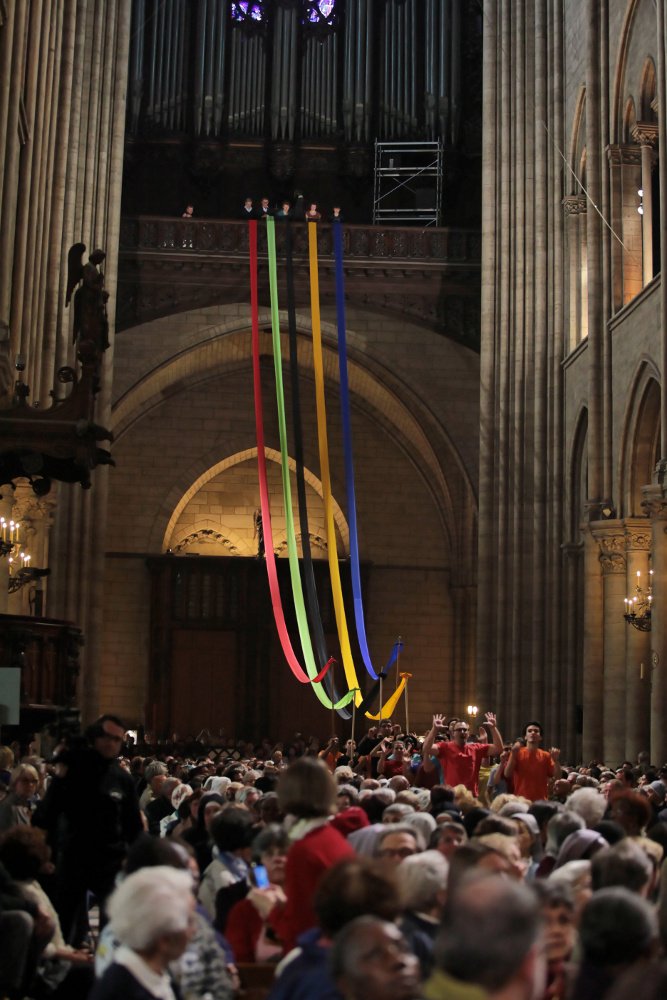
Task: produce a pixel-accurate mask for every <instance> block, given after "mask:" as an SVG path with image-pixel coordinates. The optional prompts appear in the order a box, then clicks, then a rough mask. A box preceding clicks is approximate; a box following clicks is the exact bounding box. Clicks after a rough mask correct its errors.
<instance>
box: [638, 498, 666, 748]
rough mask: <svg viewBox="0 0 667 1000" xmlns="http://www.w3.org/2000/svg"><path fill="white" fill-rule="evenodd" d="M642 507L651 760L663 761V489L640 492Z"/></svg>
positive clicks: (664, 642) (664, 592)
mask: <svg viewBox="0 0 667 1000" xmlns="http://www.w3.org/2000/svg"><path fill="white" fill-rule="evenodd" d="M642 493H643V495H644V499H643V500H642V507H643V508H644V510H645V511H646V512H647V513H648V514H649V515H650V517H651V543H652V544H651V554H652V566H653V612H652V615H651V633H650V635H651V760H653V761H655V762H656V763H658V764H662V763H664V761H665V760H667V726H666V725H665V705H666V704H667V603H666V595H667V488H666V487H665V486H664V485H662V484H660V483H656V484H653V485H651V486H645V487H644V488H643V490H642Z"/></svg>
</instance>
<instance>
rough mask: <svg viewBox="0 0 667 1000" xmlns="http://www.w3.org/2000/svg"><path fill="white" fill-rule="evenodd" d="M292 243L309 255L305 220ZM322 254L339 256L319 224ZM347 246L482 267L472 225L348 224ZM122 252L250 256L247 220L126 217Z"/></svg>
mask: <svg viewBox="0 0 667 1000" xmlns="http://www.w3.org/2000/svg"><path fill="white" fill-rule="evenodd" d="M285 229H286V226H285V223H284V222H281V220H280V219H276V245H277V248H278V251H279V252H280V251H281V250H282V249H283V247H284V242H285ZM291 229H292V245H293V252H294V254H295V256H306V255H307V253H308V233H307V226H306V224H305V223H304V222H292V223H291ZM258 243H259V252H260V254H266V232H265V227H264V225H263V224H261V223H260V225H259V239H258ZM317 245H318V253H319V254H320V255H322V256H324V257H327V256H332V255H333V226H331V225H328V224H326V223H318V226H317ZM343 250H344V254H345V258H346V259H347V260H354V261H355V262H361V261H369V260H376V261H377V260H394V261H399V260H400V261H402V262H415V263H418V264H419V265H420V266H421V267H424V266H425V265H429V264H438V265H443V264H449V265H456V264H459V265H468V266H471V265H472V266H473V267H475V266H476V267H479V263H480V255H481V237H480V233H479V232H478V231H476V230H472V229H435V228H426V229H418V228H415V227H414V226H410V227H407V226H406V227H394V226H356V225H354V226H353V225H350V226H348V225H346V224H345V225H343ZM120 251H121V253H133V252H134V253H136V252H138V251H146V252H151V251H153V252H154V251H165V252H168V253H173V254H179V255H181V254H204V255H207V254H210V255H215V256H216V257H219V256H221V255H222V256H227V255H229V256H231V257H238V256H246V255H247V254H248V225H247V223H246V222H244V221H242V220H239V221H230V220H219V219H171V218H163V217H160V216H152V215H142V216H137V217H134V218H129V217H126V218H123V220H122V222H121V231H120Z"/></svg>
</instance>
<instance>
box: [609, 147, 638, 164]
mask: <svg viewBox="0 0 667 1000" xmlns="http://www.w3.org/2000/svg"><path fill="white" fill-rule="evenodd" d="M607 159H608V160H609V162H610V163H611V165H612V166H613V167H620V166H640V165H641V162H642V153H641V149H638V148H637V147H636V146H626V145H623V144H621V143H615V144H613V145H609V146H607Z"/></svg>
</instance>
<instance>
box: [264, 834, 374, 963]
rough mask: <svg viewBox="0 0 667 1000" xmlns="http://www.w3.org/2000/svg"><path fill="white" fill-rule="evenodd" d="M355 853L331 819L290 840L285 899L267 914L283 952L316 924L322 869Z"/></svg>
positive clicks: (323, 870)
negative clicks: (301, 836) (316, 901)
mask: <svg viewBox="0 0 667 1000" xmlns="http://www.w3.org/2000/svg"><path fill="white" fill-rule="evenodd" d="M354 853H355V852H354V848H353V847H351V846H350V844H348V842H347V840H346V839H345V837H343V835H342V834H340V833H339V832H338V830H336V829H335V828H334V827H333V826H331V824H330V823H325V824H324V826H319V827H317V828H316V829H315V830H311V831H310V833H307V834H306V836H305V837H303V838H302V839H301V840H297V841H295V843H294V844H292V846H291V847H290V849H289V853H288V855H287V866H286V869H285V895H286V896H287V902H286V903H285V904H284V906H276V907H274V909H273V910H272V911H271V915H270V917H269V921H270V923H271V926H272V927H273V929H274V930H275V932H276V934H277V935H278V937H279V938H280V940H281V942H282V945H283V950H284V952H285V954H287V952H288V951H291V950H292V948H294V947H295V945H296V939H297V938H298V936H299V935H300V934H303V932H304V931H307V930H309V929H310V928H311V927H316V926H317V916H316V915H315V910H314V909H313V898H314V896H315V891H316V889H317V887H318V885H319V884H320V881H321V879H322V876H323V875H324V873H325V872H326V871H327V870H328V869H329V868H331V867H332V866H333V865H335V864H336V862H338V861H342V860H343V859H344V858H350V857H353V856H354Z"/></svg>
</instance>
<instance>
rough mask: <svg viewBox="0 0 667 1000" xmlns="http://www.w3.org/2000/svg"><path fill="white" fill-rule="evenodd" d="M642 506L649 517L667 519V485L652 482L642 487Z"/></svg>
mask: <svg viewBox="0 0 667 1000" xmlns="http://www.w3.org/2000/svg"><path fill="white" fill-rule="evenodd" d="M642 498H643V499H642V502H641V508H642V510H643V511H644V512H645V513H646V514H647V515H648V517H652V518H659V519H661V520H667V487H665V485H664V484H663V483H651V484H650V485H649V486H643V487H642Z"/></svg>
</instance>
